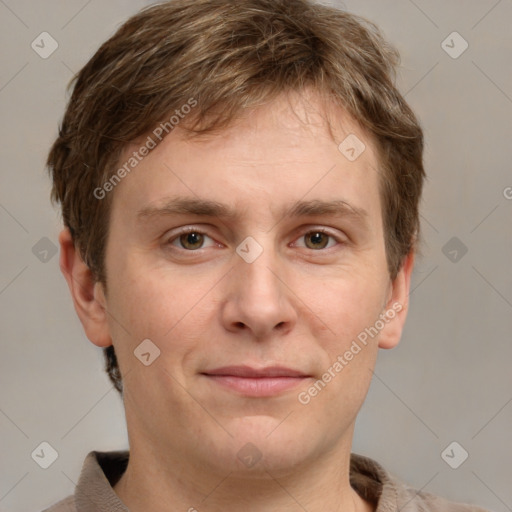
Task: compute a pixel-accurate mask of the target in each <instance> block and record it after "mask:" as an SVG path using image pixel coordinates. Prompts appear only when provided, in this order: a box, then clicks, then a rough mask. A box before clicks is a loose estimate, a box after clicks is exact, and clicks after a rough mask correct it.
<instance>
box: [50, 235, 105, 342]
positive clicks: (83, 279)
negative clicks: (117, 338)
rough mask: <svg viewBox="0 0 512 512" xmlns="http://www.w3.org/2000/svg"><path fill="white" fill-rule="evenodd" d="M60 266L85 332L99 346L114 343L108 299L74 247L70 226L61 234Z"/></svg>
mask: <svg viewBox="0 0 512 512" xmlns="http://www.w3.org/2000/svg"><path fill="white" fill-rule="evenodd" d="M59 244H60V269H61V271H62V274H63V275H64V277H65V278H66V281H67V283H68V287H69V290H70V292H71V296H72V298H73V303H74V306H75V310H76V312H77V314H78V317H79V318H80V322H81V323H82V326H83V328H84V331H85V334H86V336H87V338H89V340H90V341H91V342H92V343H94V344H95V345H97V346H99V347H108V346H110V345H112V339H111V337H110V334H109V328H108V322H107V313H106V300H105V295H104V293H103V286H102V285H101V283H97V282H95V281H94V278H93V274H92V272H91V270H90V269H89V267H88V266H87V265H86V264H85V263H84V261H83V260H82V258H81V256H80V254H79V251H78V250H77V249H76V248H75V245H74V243H73V239H72V237H71V233H70V232H69V229H67V228H65V229H63V230H62V231H61V232H60V234H59Z"/></svg>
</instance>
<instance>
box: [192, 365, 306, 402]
mask: <svg viewBox="0 0 512 512" xmlns="http://www.w3.org/2000/svg"><path fill="white" fill-rule="evenodd" d="M202 375H204V376H206V377H207V378H208V379H209V380H210V381H211V382H212V383H214V384H217V385H219V386H221V387H223V388H224V389H227V390H230V391H234V392H237V393H239V394H241V395H244V396H252V397H264V396H273V395H276V394H279V393H282V392H284V391H288V390H290V389H293V388H295V387H297V386H299V385H300V384H302V383H303V382H305V381H306V380H307V379H309V378H311V375H307V374H305V373H303V372H300V371H297V370H293V369H291V368H285V367H282V366H272V367H268V368H261V369H256V368H251V367H250V366H226V367H223V368H216V369H214V370H209V371H207V372H203V373H202Z"/></svg>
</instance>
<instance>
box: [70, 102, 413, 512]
mask: <svg viewBox="0 0 512 512" xmlns="http://www.w3.org/2000/svg"><path fill="white" fill-rule="evenodd" d="M323 112H325V111H324V110H323V109H322V103H321V102H320V100H319V99H318V97H316V96H315V94H314V93H311V94H310V95H309V96H308V95H306V94H304V95H303V96H302V97H298V96H290V98H289V99H287V98H286V97H285V96H281V97H280V98H278V99H277V100H274V102H273V103H271V104H268V105H264V106H260V107H258V108H256V109H254V110H253V111H252V112H250V115H249V114H248V115H247V116H245V117H242V118H240V119H238V120H237V122H236V124H235V125H233V126H232V127H230V128H229V129H226V130H225V131H223V133H222V134H220V135H219V134H217V135H212V136H210V137H203V138H201V139H199V140H185V139H184V137H183V132H182V130H181V129H180V127H179V126H178V127H177V128H175V129H174V131H173V132H171V134H170V135H169V136H167V137H166V138H165V139H164V140H163V142H162V143H161V144H159V145H158V146H157V147H156V148H155V149H154V150H152V151H151V152H150V154H149V155H148V156H146V157H145V158H144V159H143V160H142V162H141V163H139V164H138V166H137V168H136V170H133V171H132V172H131V173H130V174H129V175H128V176H126V177H125V178H124V179H123V180H122V181H121V183H119V184H118V185H117V187H116V188H115V190H114V191H113V192H111V193H114V196H113V204H112V213H111V218H110V232H109V238H108V243H107V249H106V269H107V288H108V289H107V292H105V290H104V289H103V287H102V285H101V284H99V283H94V280H93V279H92V275H91V273H90V271H89V269H88V268H87V266H86V265H85V264H84V263H83V261H82V260H81V258H80V255H79V254H78V253H77V252H76V251H75V249H74V247H73V243H72V241H71V238H70V235H69V232H68V230H66V229H65V230H63V231H62V233H61V235H60V245H61V269H62V271H63V273H64V275H65V277H66V279H67V281H68V284H69V287H70V290H71V293H72V296H73V300H74V304H75V308H76V310H77V313H78V315H79V317H80V320H81V322H82V324H83V327H84V330H85V332H86V334H87V337H88V338H89V339H90V340H91V342H93V343H94V344H95V345H97V346H99V347H106V346H109V345H111V344H113V345H114V347H115V350H116V353H117V357H118V361H119V364H120V368H121V372H122V375H123V382H124V406H125V411H126V419H127V425H128V435H129V443H130V461H129V464H128V468H127V471H126V472H125V474H124V475H123V476H122V478H121V480H120V481H119V482H118V483H117V484H116V485H115V487H114V489H115V492H116V493H117V494H118V495H119V496H120V498H121V499H122V501H123V502H124V503H125V504H126V505H127V506H128V507H129V509H130V510H131V511H132V512H138V511H143V510H154V511H164V510H193V508H195V509H197V510H199V511H208V512H213V511H215V512H217V511H221V510H222V511H234V510H240V508H241V507H243V509H244V510H245V511H250V512H257V511H258V512H259V511H268V510H280V511H303V510H304V509H306V510H308V511H309V512H317V511H324V510H332V511H336V510H344V511H354V510H357V511H366V512H368V511H370V510H374V505H373V504H370V503H369V502H367V501H364V500H363V499H362V498H360V497H359V495H358V494H357V493H356V492H355V491H354V490H353V489H352V488H351V487H350V484H349V473H348V469H349V460H350V450H351V444H352V437H353V430H354V424H355V420H356V415H357V413H358V411H359V409H360V407H361V405H362V403H363V401H364V398H365V396H366V393H367V391H368V388H369V385H370V381H371V377H372V372H371V370H372V369H373V368H374V365H375V361H376V357H377V352H378V348H379V347H380V348H392V347H394V346H395V345H396V344H397V343H398V342H399V340H400V336H401V333H402V329H403V325H404V322H405V319H406V314H407V309H408V308H407V306H408V293H409V286H410V277H411V272H412V268H413V261H414V255H413V254H412V253H411V254H410V255H409V256H408V257H407V258H406V259H405V260H404V264H403V266H402V268H401V270H400V272H399V274H398V276H397V277H396V279H395V280H394V281H391V279H390V276H389V273H388V270H387V263H386V254H385V246H384V233H383V222H382V215H381V203H380V197H379V189H378V179H379V175H378V160H377V155H376V152H375V150H374V144H373V142H372V140H371V138H370V137H369V136H368V135H367V134H366V133H364V132H363V131H362V129H361V128H360V127H359V126H358V125H357V124H356V123H355V122H354V121H353V120H352V119H351V118H350V117H349V116H348V115H347V114H346V113H345V112H344V111H341V110H339V109H335V108H334V107H333V106H330V107H329V109H328V110H327V114H325V113H324V114H323V115H333V114H335V115H336V117H335V118H334V117H333V119H335V121H334V134H335V141H333V140H332V139H331V137H330V136H329V134H328V131H327V127H326V125H325V121H324V119H323V117H322V113H323ZM350 133H354V134H356V135H357V137H358V138H359V139H361V140H362V141H364V143H365V145H366V149H365V151H364V152H363V153H362V154H361V156H359V158H357V159H356V160H355V161H353V162H351V161H349V160H348V159H347V158H346V157H345V156H344V155H343V154H342V153H341V152H340V151H339V150H338V147H337V146H338V144H339V143H340V142H341V141H342V140H343V139H344V138H345V137H346V136H347V135H348V134H350ZM138 147H139V146H138V145H137V144H134V145H132V146H131V147H129V148H127V149H126V152H125V155H123V157H122V158H121V161H120V165H122V163H123V162H124V161H125V160H126V158H128V157H129V155H130V154H131V152H132V151H134V150H136V149H137V148H138ZM169 196H182V197H192V198H196V199H198V198H201V199H212V200H215V201H219V202H222V203H225V204H226V205H228V206H230V207H232V208H233V209H235V210H236V212H237V215H236V217H234V218H231V219H219V218H217V217H202V216H197V215H192V214H180V215H171V216H165V215H162V216H156V217H151V218H147V219H145V220H144V221H139V220H138V219H137V212H138V211H139V210H140V209H141V208H143V207H146V206H147V205H152V206H155V205H159V204H160V203H161V202H162V201H163V199H164V198H166V197H169ZM310 199H318V200H322V201H327V200H333V199H343V200H344V201H346V202H347V203H349V204H350V205H352V206H354V207H359V208H362V209H364V210H366V212H367V223H366V224H362V223H358V222H357V221H356V220H355V219H353V218H352V219H351V218H348V217H340V218H338V217H335V216H333V215H332V214H326V215H318V216H314V217H308V216H302V217H291V216H290V215H286V214H284V215H283V211H286V208H287V207H289V205H290V204H292V203H293V202H295V201H297V200H310ZM283 208H285V210H282V209H283ZM184 226H194V227H196V228H197V229H196V232H197V231H198V232H202V233H205V236H204V238H202V239H201V238H199V242H198V243H197V244H196V246H199V247H200V248H199V249H190V242H189V245H188V246H187V245H185V246H184V245H183V244H180V237H179V236H178V231H179V228H182V227H184ZM315 228H325V229H326V230H327V231H328V232H329V234H330V235H332V237H328V236H324V238H322V237H320V240H318V238H315V237H314V233H311V231H313V232H314V231H315ZM307 235H309V236H307ZM248 236H251V237H253V238H254V239H255V240H256V241H257V242H258V243H259V245H260V246H261V247H262V248H263V252H262V254H261V255H260V256H259V257H258V258H257V259H256V260H255V261H254V262H252V263H247V262H246V261H244V260H243V259H242V258H241V257H240V256H239V255H238V254H237V252H236V248H237V246H239V244H240V243H241V242H242V241H243V240H244V239H245V238H246V237H248ZM183 238H185V240H184V243H185V244H186V242H187V240H186V237H182V238H181V240H182V241H183ZM201 240H203V246H201ZM187 247H189V248H188V249H187ZM396 303H398V304H400V305H401V307H402V309H401V311H400V312H398V313H397V314H396V315H395V317H394V318H393V319H392V320H390V321H388V322H387V323H386V324H385V326H384V328H383V329H382V330H380V332H379V334H378V335H377V336H375V337H374V338H369V340H368V344H367V346H365V347H364V348H363V349H362V350H361V351H360V352H359V353H358V354H357V355H356V356H354V358H353V359H352V360H351V361H350V362H349V363H348V364H347V365H346V366H345V367H344V368H343V370H342V371H341V372H339V373H337V374H336V377H334V378H333V379H332V380H331V381H330V382H329V383H328V384H327V385H326V386H325V387H324V388H323V389H322V391H321V392H320V393H318V394H317V396H315V397H314V398H312V399H311V401H310V402H309V403H308V404H307V405H304V404H302V403H300V402H299V400H298V394H299V393H300V392H301V391H305V390H308V389H309V388H310V387H311V385H312V384H313V383H314V382H315V381H317V380H318V379H321V378H322V374H324V372H325V371H327V369H328V368H329V367H332V365H333V363H334V362H335V361H336V360H337V357H338V355H340V354H344V353H345V351H346V350H348V349H349V347H350V346H351V343H352V341H353V340H354V339H356V337H357V335H358V334H359V333H361V332H362V331H364V329H365V328H368V327H370V326H373V325H374V324H375V322H376V320H377V319H378V318H379V314H381V313H383V312H385V311H387V310H389V309H392V306H393V304H396ZM147 338H149V339H150V340H152V342H153V343H154V344H155V345H156V346H158V348H159V349H160V352H161V353H160V356H159V357H158V358H157V359H156V360H154V362H153V363H152V364H150V365H149V366H145V365H143V364H141V362H140V361H139V359H137V357H135V356H134V350H135V349H136V347H137V346H138V345H139V344H140V343H141V341H142V340H144V339H147ZM240 364H246V365H250V366H253V367H258V368H261V367H268V366H273V365H281V366H286V367H291V368H294V369H298V370H301V371H303V372H304V373H306V374H307V375H310V376H311V377H309V378H307V379H304V380H303V381H302V382H301V383H300V384H299V385H298V386H297V387H295V388H293V389H291V390H287V391H284V392H281V393H279V394H277V395H275V396H270V397H247V396H244V395H243V394H240V393H238V392H235V391H232V390H227V389H225V388H223V387H221V386H220V385H219V384H217V383H216V382H212V379H210V378H208V377H206V376H204V375H201V372H205V371H206V370H209V369H210V370H211V369H213V368H217V367H221V366H226V365H240ZM247 443H252V445H254V447H255V448H252V450H253V451H254V453H255V454H256V453H259V454H261V459H260V460H259V461H258V462H257V463H256V464H255V465H254V466H252V467H247V466H246V465H245V464H244V463H243V462H242V461H241V460H240V459H239V458H238V457H237V454H238V452H239V450H240V449H241V448H242V447H243V446H244V445H246V444H247ZM192 507H193V508H192Z"/></svg>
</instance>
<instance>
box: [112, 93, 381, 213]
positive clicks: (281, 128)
mask: <svg viewBox="0 0 512 512" xmlns="http://www.w3.org/2000/svg"><path fill="white" fill-rule="evenodd" d="M185 121H186V119H185ZM145 140H147V139H143V138H142V139H140V140H138V141H136V142H135V143H133V144H131V145H130V146H129V147H128V148H126V150H125V151H124V152H123V155H122V156H121V159H120V163H119V165H120V166H121V165H122V163H123V162H126V161H127V160H128V159H129V158H130V155H132V154H133V153H134V152H137V151H138V149H139V148H140V147H141V144H144V141H145ZM378 175H379V169H378V161H377V154H376V150H375V145H374V141H373V140H372V139H371V138H370V137H369V136H368V134H367V133H366V132H365V131H364V130H363V129H362V128H361V127H360V125H359V124H358V123H357V122H355V120H353V119H352V118H351V117H350V116H348V114H347V113H346V112H345V111H344V110H343V109H341V108H339V107H338V106H336V105H334V104H329V103H328V102H325V100H322V99H321V98H320V97H319V96H317V95H314V94H309V95H306V94H304V95H282V96H280V97H279V98H277V99H276V100H274V101H273V102H271V103H269V104H266V105H263V106H260V107H258V108H254V109H251V110H248V111H247V112H245V113H242V115H241V116H240V117H238V118H237V119H236V120H235V121H233V122H232V124H231V125H230V126H229V127H228V128H226V129H224V130H222V131H216V132H212V133H206V134H201V135H199V136H193V137H189V136H188V134H187V133H186V132H184V131H183V130H182V129H181V128H180V126H177V127H175V128H174V129H173V130H172V132H171V133H170V134H169V135H167V136H166V137H165V138H164V139H163V141H162V142H160V143H158V145H157V146H156V148H155V149H152V150H151V151H150V152H149V154H148V155H147V156H145V157H144V158H143V159H142V160H141V161H140V163H138V164H137V168H136V169H135V170H134V171H133V172H131V173H130V175H129V176H128V177H127V178H125V179H123V181H122V183H120V184H119V185H118V186H117V187H116V190H115V194H114V203H116V202H119V200H118V198H119V196H122V197H123V201H122V203H123V204H129V205H130V209H131V210H132V211H133V212H135V213H136V214H137V215H138V214H139V213H140V212H141V211H143V210H144V209H146V211H148V210H150V209H151V208H155V207H158V206H159V204H160V205H163V202H166V201H167V198H168V197H171V196H172V197H174V198H179V196H186V197H188V198H189V199H191V198H195V199H201V198H203V199H205V198H208V199H211V200H214V201H216V202H217V203H231V204H234V203H237V202H238V203H239V205H241V206H245V209H247V208H249V207H250V206H254V203H255V202H257V201H260V202H261V200H262V199H264V200H266V201H267V202H268V207H269V209H270V210H271V211H275V212H277V211H282V208H279V204H278V203H283V204H284V203H287V204H292V203H294V204H296V203H297V200H298V199H303V200H312V199H315V198H318V197H322V198H323V199H325V200H331V201H339V200H342V201H343V200H346V201H345V202H348V203H349V204H350V205H351V206H353V207H354V209H356V210H364V209H365V208H366V209H367V210H369V212H368V213H369V214H370V216H371V215H372V214H373V216H375V215H378V213H379V211H380V208H378V203H379V197H376V195H377V196H378V188H379V176H378ZM348 199H350V202H349V201H348ZM376 201H377V205H376ZM358 203H359V204H358ZM376 206H377V207H376ZM134 216H135V215H134Z"/></svg>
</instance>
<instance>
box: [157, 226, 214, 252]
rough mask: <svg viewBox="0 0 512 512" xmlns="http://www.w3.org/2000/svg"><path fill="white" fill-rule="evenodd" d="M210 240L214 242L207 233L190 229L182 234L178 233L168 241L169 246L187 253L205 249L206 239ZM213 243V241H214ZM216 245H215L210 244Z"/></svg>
mask: <svg viewBox="0 0 512 512" xmlns="http://www.w3.org/2000/svg"><path fill="white" fill-rule="evenodd" d="M206 238H209V239H210V240H212V239H211V238H210V237H209V236H208V235H207V234H206V233H204V232H203V231H201V230H199V229H196V228H194V227H189V228H186V229H184V230H182V231H181V233H177V234H176V235H175V236H173V237H172V238H170V239H169V240H168V242H167V243H168V244H169V245H172V246H174V247H179V248H180V249H185V250H187V251H196V250H198V249H204V248H205V246H204V243H205V239H206ZM212 242H213V240H212ZM211 245H214V244H213V243H212V244H210V246H211Z"/></svg>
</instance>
